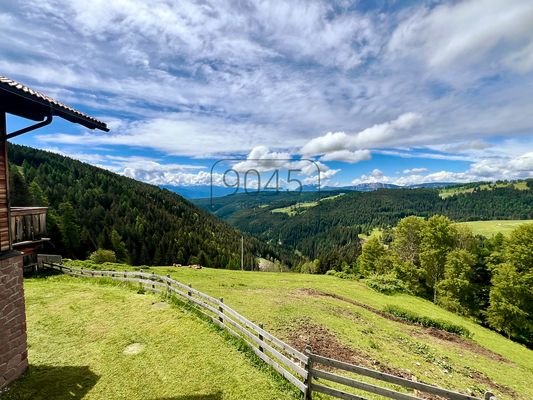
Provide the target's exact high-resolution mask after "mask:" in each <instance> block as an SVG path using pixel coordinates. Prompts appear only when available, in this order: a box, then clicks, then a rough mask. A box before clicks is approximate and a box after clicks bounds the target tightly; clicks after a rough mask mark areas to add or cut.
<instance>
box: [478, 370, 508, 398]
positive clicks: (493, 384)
mask: <svg viewBox="0 0 533 400" xmlns="http://www.w3.org/2000/svg"><path fill="white" fill-rule="evenodd" d="M469 376H470V377H471V378H472V379H474V380H475V381H476V382H478V383H480V384H482V385H484V386H486V387H488V388H490V389H493V390H498V391H499V392H501V393H503V394H505V395H506V396H509V397H511V398H513V399H518V394H517V393H516V392H515V391H514V390H513V389H511V388H510V387H507V386H504V385H500V384H499V383H496V382H493V381H492V380H491V379H490V378H489V377H488V376H486V375H485V374H483V373H482V372H479V371H473V370H470V371H469Z"/></svg>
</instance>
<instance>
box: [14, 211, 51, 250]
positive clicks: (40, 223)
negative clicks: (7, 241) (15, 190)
mask: <svg viewBox="0 0 533 400" xmlns="http://www.w3.org/2000/svg"><path fill="white" fill-rule="evenodd" d="M10 210H11V240H12V241H13V246H14V247H17V246H20V245H27V244H31V243H33V242H42V241H43V240H48V239H47V238H45V237H44V236H46V212H47V210H48V208H47V207H11V209H10Z"/></svg>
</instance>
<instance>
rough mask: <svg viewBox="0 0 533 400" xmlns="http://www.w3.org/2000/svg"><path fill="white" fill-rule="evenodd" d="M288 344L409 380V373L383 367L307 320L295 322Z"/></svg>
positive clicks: (378, 362) (328, 331)
mask: <svg viewBox="0 0 533 400" xmlns="http://www.w3.org/2000/svg"><path fill="white" fill-rule="evenodd" d="M288 342H289V343H290V344H291V346H293V347H295V348H296V349H298V350H300V351H304V349H305V348H306V346H311V348H312V349H313V353H316V354H320V355H321V356H324V357H328V358H334V359H336V360H339V361H343V362H347V363H350V364H357V365H361V366H363V367H367V368H372V369H377V370H379V371H382V372H386V373H389V374H393V375H397V376H401V377H402V378H407V379H411V374H410V373H408V372H406V371H402V370H400V369H397V368H392V367H390V366H388V365H384V364H382V363H381V362H380V361H378V360H376V359H373V358H372V357H370V356H369V355H368V354H366V353H365V352H363V351H360V350H355V349H352V348H350V347H347V346H345V345H344V344H342V343H341V342H340V341H339V340H338V339H337V337H336V336H335V334H334V333H333V332H331V331H330V330H329V329H327V328H324V327H323V326H320V325H318V324H315V323H314V322H313V321H311V320H310V319H309V318H305V317H303V318H299V319H298V320H296V324H295V329H294V330H292V331H291V332H290V333H289V336H288ZM321 368H323V369H328V367H326V366H321Z"/></svg>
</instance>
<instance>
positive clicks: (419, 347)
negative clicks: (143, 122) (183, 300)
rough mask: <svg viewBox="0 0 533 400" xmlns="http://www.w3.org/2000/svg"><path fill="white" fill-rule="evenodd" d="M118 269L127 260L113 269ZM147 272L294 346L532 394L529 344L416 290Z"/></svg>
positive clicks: (478, 390) (308, 279) (466, 385)
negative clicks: (404, 314) (415, 319)
mask: <svg viewBox="0 0 533 400" xmlns="http://www.w3.org/2000/svg"><path fill="white" fill-rule="evenodd" d="M78 263H79V262H78ZM77 266H78V267H79V266H81V265H77ZM88 266H90V265H88V264H85V265H84V267H88ZM106 268H107V266H106ZM122 268H124V269H130V268H131V267H126V266H121V265H120V266H117V268H116V269H122ZM144 270H145V271H146V269H144ZM149 271H150V272H153V273H156V274H162V275H166V274H169V275H170V276H171V277H172V278H174V279H176V280H178V281H180V282H183V283H192V285H193V287H195V288H197V289H199V290H201V291H203V292H204V293H207V294H210V295H212V296H214V297H223V298H224V302H225V303H226V304H228V305H229V306H231V307H233V308H234V309H235V310H236V311H238V312H240V313H241V314H243V315H245V316H247V317H248V318H250V319H251V320H252V321H254V322H257V323H263V324H264V326H265V329H267V330H268V331H270V332H271V333H273V334H275V335H277V336H278V337H279V338H281V339H283V340H285V341H287V342H288V343H290V344H292V345H294V346H295V347H297V348H299V349H300V350H303V348H304V347H305V346H306V345H311V347H312V348H313V350H314V352H316V353H318V354H321V355H324V356H327V357H332V358H336V359H340V360H341V361H346V362H350V363H356V364H360V365H363V366H367V367H370V368H374V369H380V370H382V371H384V372H389V373H393V374H397V375H400V376H407V377H412V376H415V377H416V378H417V379H418V380H420V381H424V382H427V383H432V384H437V385H439V386H443V387H445V388H448V389H456V390H459V391H462V392H468V393H472V394H474V395H476V396H482V395H483V393H484V392H485V391H486V390H490V391H492V392H494V393H496V394H497V395H498V398H499V399H530V398H533V387H532V385H531V384H530V382H532V381H533V351H531V350H528V349H527V348H526V347H525V346H523V345H520V344H517V343H514V342H512V341H510V340H508V339H506V338H505V337H503V336H501V335H499V334H498V333H496V332H493V331H490V330H488V329H486V328H483V327H481V326H480V325H478V324H477V323H476V322H475V321H473V320H471V319H468V318H464V317H460V316H457V315H455V314H453V313H450V312H448V311H445V310H444V309H442V308H440V307H438V306H436V305H434V304H433V303H431V302H429V301H426V300H423V299H420V298H417V297H413V296H409V295H405V294H397V295H393V296H387V295H384V294H381V293H377V292H375V291H373V290H371V289H369V288H368V287H367V286H366V285H365V284H364V283H362V282H357V281H351V280H343V279H339V278H337V277H333V276H323V275H307V274H295V273H267V272H249V271H230V270H217V269H208V268H203V269H200V270H196V269H191V268H168V267H152V268H150V269H149ZM389 305H397V306H399V307H401V308H403V309H407V310H412V311H413V312H415V313H416V314H418V315H420V316H425V317H429V318H433V319H438V320H442V321H445V322H449V323H451V324H456V325H459V326H461V327H464V328H466V329H468V331H470V333H471V334H472V338H471V339H468V338H463V337H459V336H456V335H453V334H449V333H447V332H445V331H441V330H438V329H432V328H423V327H421V326H418V325H414V324H411V323H406V322H405V321H401V320H398V319H397V318H394V317H391V316H390V315H388V314H386V313H385V312H384V311H383V310H384V309H386V308H387V306H389Z"/></svg>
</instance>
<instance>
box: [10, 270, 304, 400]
mask: <svg viewBox="0 0 533 400" xmlns="http://www.w3.org/2000/svg"><path fill="white" fill-rule="evenodd" d="M25 295H26V307H27V321H28V342H29V361H30V367H29V369H28V371H27V373H26V374H25V375H24V376H23V377H22V378H21V379H20V380H18V381H16V382H15V383H14V384H13V385H11V386H10V387H9V388H8V391H7V392H5V393H3V394H1V395H0V397H1V398H2V400H21V399H28V400H29V399H31V400H48V399H54V400H64V399H65V400H66V399H82V398H83V399H87V400H97V399H101V400H104V399H105V400H107V399H132V400H134V399H159V400H162V399H176V400H177V399H206V400H221V399H254V400H255V399H260V400H270V399H291V398H293V397H294V395H295V392H293V391H292V390H291V389H292V388H290V387H288V386H287V385H286V384H285V382H284V381H281V380H279V379H276V376H275V375H273V374H272V372H270V371H268V370H265V369H264V368H263V367H262V365H259V366H258V365H257V362H255V361H253V360H251V359H250V358H249V356H248V355H247V354H246V353H243V352H242V351H240V350H239V349H238V347H236V346H235V344H233V343H231V342H229V341H228V340H227V338H226V337H225V335H223V334H222V333H221V332H220V331H219V330H218V329H215V328H214V327H213V326H211V325H209V324H207V323H206V322H205V321H203V320H200V319H199V318H198V317H196V316H195V315H194V314H191V313H190V312H188V311H185V310H184V309H183V308H180V307H178V306H174V305H172V304H169V303H167V302H164V301H163V300H162V299H160V298H159V297H158V296H155V295H151V294H137V293H136V291H135V290H132V288H130V287H126V286H125V285H117V284H113V283H104V282H102V281H90V280H87V279H77V278H71V277H66V276H55V277H50V278H47V279H42V278H40V279H29V280H26V281H25Z"/></svg>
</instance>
